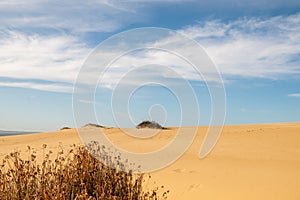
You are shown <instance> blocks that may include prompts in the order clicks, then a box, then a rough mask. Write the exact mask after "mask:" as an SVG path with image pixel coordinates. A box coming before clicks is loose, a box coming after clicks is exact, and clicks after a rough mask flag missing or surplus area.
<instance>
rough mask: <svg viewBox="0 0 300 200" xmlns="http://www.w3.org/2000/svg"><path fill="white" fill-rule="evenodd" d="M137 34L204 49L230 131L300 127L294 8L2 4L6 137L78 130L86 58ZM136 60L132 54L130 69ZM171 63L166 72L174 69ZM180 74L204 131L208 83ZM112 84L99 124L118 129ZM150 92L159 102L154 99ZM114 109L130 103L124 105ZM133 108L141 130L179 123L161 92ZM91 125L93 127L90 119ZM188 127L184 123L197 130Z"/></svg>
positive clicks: (134, 2)
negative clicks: (144, 30)
mask: <svg viewBox="0 0 300 200" xmlns="http://www.w3.org/2000/svg"><path fill="white" fill-rule="evenodd" d="M140 27H163V28H168V29H173V30H176V31H178V32H179V33H181V34H184V35H185V36H187V37H189V38H191V39H193V40H195V41H197V42H198V43H199V44H201V45H202V46H203V48H204V49H205V50H206V52H207V54H208V55H209V56H210V58H211V59H212V60H213V61H214V63H215V64H216V66H217V68H218V69H219V71H220V73H221V75H222V77H223V80H224V84H225V89H226V96H227V100H226V102H227V107H226V109H227V113H226V124H248V123H251V124H253V123H276V122H295V121H300V2H299V1H297V0H291V1H282V0H275V1H271V0H264V1H258V0H254V1H236V0H227V1H221V0H213V1H201V0H200V1H196V0H195V1H193V0H185V1H183V0H166V1H159V0H152V1H150V0H127V1H110V0H89V1H71V0H66V1H63V2H61V1H45V0H29V1H26V3H25V1H21V0H4V1H1V2H0V94H1V98H0V109H1V112H0V118H1V120H0V130H34V131H36V130H37V131H45V130H55V129H59V128H61V127H62V126H71V127H73V126H75V123H74V119H73V110H72V91H73V83H74V82H75V80H76V77H77V75H78V72H79V70H80V68H81V66H82V65H83V63H84V61H85V59H86V58H87V57H88V55H89V54H90V53H91V52H92V50H93V49H94V48H95V47H96V46H97V45H98V44H99V43H100V42H102V41H103V40H105V39H107V38H109V37H110V36H112V35H114V34H116V33H119V32H121V31H125V30H129V29H132V28H140ZM191 51H192V50H191ZM155 56H162V55H161V54H159V55H157V54H151V53H146V54H145V56H144V59H143V60H142V61H141V60H138V61H137V63H138V62H140V61H141V63H143V62H145V61H149V60H154V59H159V58H161V57H155ZM163 58H168V57H163ZM136 59H137V57H135V55H131V56H129V57H128V58H124V61H123V62H125V63H126V62H127V63H128V62H133V61H136ZM169 60H172V59H166V61H165V62H164V64H165V65H172V63H170V62H168V61H169ZM180 70H181V71H180V73H182V74H183V76H184V77H185V79H187V80H188V81H189V82H190V83H191V85H192V87H193V88H194V90H195V91H196V93H195V94H196V95H197V99H198V101H199V102H198V103H199V108H200V122H199V124H200V125H207V124H208V123H209V119H210V115H211V111H210V106H211V105H210V101H209V98H210V97H209V93H208V91H207V88H206V86H205V84H204V83H203V80H201V79H197V78H193V77H194V74H193V72H191V71H189V70H188V69H185V68H184V67H182V68H180ZM118 73H119V72H118V71H117V73H116V74H118ZM158 73H159V72H158ZM153 74H154V75H155V70H153ZM169 78H170V77H169ZM109 81H110V82H109V83H107V85H106V86H104V87H100V88H99V90H97V91H98V92H97V94H96V95H95V98H96V99H95V100H96V103H95V108H96V113H97V117H98V119H99V123H101V124H104V125H110V126H115V125H116V124H115V123H114V121H113V117H112V110H111V107H110V106H111V105H110V98H108V97H109V96H110V95H111V94H112V92H113V91H112V87H111V85H112V84H114V83H115V81H116V79H114V78H111V79H109ZM178 87H180V86H178ZM152 93H154V94H159V95H157V96H156V97H155V98H149V94H152ZM153 96H154V95H151V97H153ZM120 99H121V98H120ZM138 99H142V100H138ZM143 99H144V100H143ZM145 99H146V100H145ZM86 103H90V102H86ZM115 103H116V105H123V104H122V103H121V100H120V101H118V100H116V102H115ZM159 104H160V105H162V106H164V108H162V107H161V106H157V105H159ZM151 106H154V107H152V108H153V109H152V110H151V109H150V108H151ZM116 107H118V106H116ZM129 108H130V114H131V115H132V117H133V118H134V119H133V121H134V122H135V123H136V122H138V121H139V120H144V119H150V118H151V119H154V120H157V121H159V122H160V123H163V122H164V121H166V125H178V123H179V122H180V109H179V108H178V102H176V100H175V98H174V96H172V94H171V93H170V92H169V91H166V90H165V89H164V88H162V87H159V86H148V87H143V88H140V89H139V90H137V91H136V93H135V95H134V96H133V97H132V102H131V103H130V104H129ZM149 109H150V110H151V113H150V116H149ZM189 109H191V111H192V110H193V107H190V108H189ZM120 110H122V109H121V108H120ZM166 113H167V114H166ZM122 114H124V113H119V115H120V116H121V115H122ZM162 116H166V119H165V117H162ZM85 121H86V123H88V122H90V121H91V122H95V123H96V121H94V120H93V119H89V117H87V118H86V120H85ZM190 122H191V123H188V122H185V123H184V124H183V125H195V124H194V121H193V120H192V119H191V120H190ZM82 123H85V122H84V120H83V121H82ZM79 125H83V124H79ZM122 126H132V124H130V123H125V124H122Z"/></svg>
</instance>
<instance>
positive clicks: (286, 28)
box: [180, 14, 300, 78]
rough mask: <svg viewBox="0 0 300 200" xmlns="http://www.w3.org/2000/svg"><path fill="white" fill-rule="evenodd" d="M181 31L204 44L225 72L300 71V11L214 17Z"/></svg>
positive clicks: (268, 73)
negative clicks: (227, 19)
mask: <svg viewBox="0 0 300 200" xmlns="http://www.w3.org/2000/svg"><path fill="white" fill-rule="evenodd" d="M180 31H181V33H183V34H185V35H187V36H188V37H191V38H193V39H195V40H196V41H198V42H199V43H200V44H202V45H203V46H204V47H205V48H206V50H207V52H208V54H209V55H210V56H211V57H212V59H213V60H214V61H215V63H216V64H217V65H218V67H219V69H220V71H221V72H222V74H224V75H233V76H243V77H263V78H278V77H281V76H284V75H286V74H291V73H297V74H299V73H300V58H299V56H300V49H299V46H300V14H296V15H291V16H277V17H272V18H269V19H259V18H245V19H240V20H236V21H232V22H229V23H223V22H221V21H216V20H213V21H207V22H204V23H199V24H198V25H193V26H189V27H186V28H184V29H182V30H180Z"/></svg>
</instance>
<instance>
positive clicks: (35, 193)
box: [0, 142, 169, 200]
mask: <svg viewBox="0 0 300 200" xmlns="http://www.w3.org/2000/svg"><path fill="white" fill-rule="evenodd" d="M87 149H88V150H87ZM89 152H91V153H92V154H93V156H92V155H91V154H90V153H89ZM51 154H52V155H51ZM52 157H53V159H52ZM95 157H96V158H97V159H96V158H95ZM99 159H100V160H101V162H100V161H99ZM37 160H38V159H37V152H36V151H34V150H33V149H32V148H31V147H29V146H28V158H27V159H22V158H21V154H20V152H13V153H10V154H9V155H7V156H6V157H5V158H4V159H3V161H2V164H1V166H0V191H1V192H0V199H1V200H19V199H24V200H29V199H30V200H32V199H36V200H42V199H43V200H48V199H49V200H50V199H51V200H52V199H59V200H65V199H68V200H69V199H70V200H73V199H74V200H85V199H101V200H159V199H167V194H168V193H169V191H166V192H164V191H163V190H164V189H163V187H155V188H153V189H152V190H150V191H145V189H144V187H143V185H144V183H145V179H144V174H141V173H133V171H131V170H130V171H128V170H127V171H126V169H128V167H132V168H134V167H133V166H134V164H132V163H129V162H128V161H126V160H125V161H122V160H121V156H120V155H118V154H117V153H116V152H110V150H109V149H106V148H105V146H101V145H99V144H98V143H96V142H92V143H90V144H89V145H88V146H87V148H85V147H81V146H76V145H72V146H71V149H70V150H69V151H68V152H65V151H64V150H63V149H62V148H61V149H60V151H59V152H58V153H57V155H53V152H51V151H49V150H47V146H46V145H43V159H42V161H41V162H38V161H37ZM104 162H105V163H104Z"/></svg>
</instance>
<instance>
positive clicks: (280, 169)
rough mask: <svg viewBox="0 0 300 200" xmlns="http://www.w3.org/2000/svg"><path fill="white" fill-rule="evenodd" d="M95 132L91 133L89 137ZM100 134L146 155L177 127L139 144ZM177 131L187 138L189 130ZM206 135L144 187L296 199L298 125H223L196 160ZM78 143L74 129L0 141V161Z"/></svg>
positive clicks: (193, 194) (299, 192)
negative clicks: (208, 148) (28, 151)
mask: <svg viewBox="0 0 300 200" xmlns="http://www.w3.org/2000/svg"><path fill="white" fill-rule="evenodd" d="M95 129H96V128H95ZM95 129H93V128H90V130H89V131H90V133H91V134H92V133H94V132H96V131H97V130H95ZM102 130H103V131H104V132H105V134H106V136H107V137H108V138H109V139H110V140H111V141H112V142H113V143H114V144H115V145H117V146H118V147H120V148H123V149H125V150H127V151H130V152H135V153H146V152H151V151H155V150H157V149H159V148H162V147H163V146H164V145H167V144H168V143H170V142H172V140H173V139H174V137H175V136H176V131H177V130H178V128H171V129H169V130H162V131H160V132H159V133H157V134H156V135H154V136H153V137H151V138H149V139H146V138H145V139H142V140H141V139H136V138H134V137H130V136H128V135H126V134H124V133H123V132H122V130H120V129H117V128H110V129H102ZM182 130H184V131H185V132H186V134H191V133H190V131H191V130H193V127H184V128H182ZM206 130H207V127H199V129H198V132H197V135H196V137H195V139H194V141H193V143H192V145H191V146H190V148H189V149H188V150H187V151H186V152H185V153H184V155H183V156H182V157H180V159H178V160H177V161H176V162H174V163H173V164H171V165H170V166H168V167H166V168H164V169H161V170H158V171H155V172H153V173H151V176H152V178H151V181H150V183H149V187H150V186H151V185H152V184H153V183H152V182H153V181H155V182H156V184H157V185H164V187H165V188H166V189H169V190H170V195H169V199H176V200H177V199H179V200H181V199H182V200H186V199H191V200H194V199H195V200H198V199H204V200H227V199H228V200H241V199H244V200H245V199H246V200H247V199H249V200H250V199H251V200H253V199H255V200H260V199H261V200H266V199H270V200H277V199H278V200H282V199H289V200H299V199H300V123H282V124H270V125H241V126H226V127H224V129H223V132H222V135H221V137H220V139H219V141H218V143H217V145H216V146H215V148H214V149H213V151H212V152H211V153H210V154H209V155H208V156H207V157H206V158H205V159H202V160H200V159H199V158H198V153H199V149H200V146H201V144H202V142H203V138H204V136H205V133H206ZM125 131H131V132H132V133H133V134H136V135H142V136H144V137H147V136H150V135H153V134H154V133H153V131H151V130H143V129H142V130H133V131H132V130H130V129H126V130H125ZM182 140H184V137H182ZM80 143H81V140H80V137H79V136H78V133H77V131H76V130H75V129H70V130H63V131H57V132H48V133H40V134H31V135H20V136H3V137H0V158H1V159H2V158H3V156H5V155H6V154H8V153H9V152H11V151H13V150H21V151H23V152H24V151H26V148H27V146H28V145H30V146H32V147H34V148H36V149H37V151H41V147H42V145H43V144H47V146H48V148H50V149H51V150H53V151H56V150H57V149H59V148H61V147H62V148H68V147H69V145H71V144H80ZM59 146H60V147H59ZM162 159H163V158H162Z"/></svg>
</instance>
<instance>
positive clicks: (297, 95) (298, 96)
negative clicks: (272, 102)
mask: <svg viewBox="0 0 300 200" xmlns="http://www.w3.org/2000/svg"><path fill="white" fill-rule="evenodd" d="M288 96H289V97H297V98H300V93H299V94H289V95H288Z"/></svg>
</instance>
